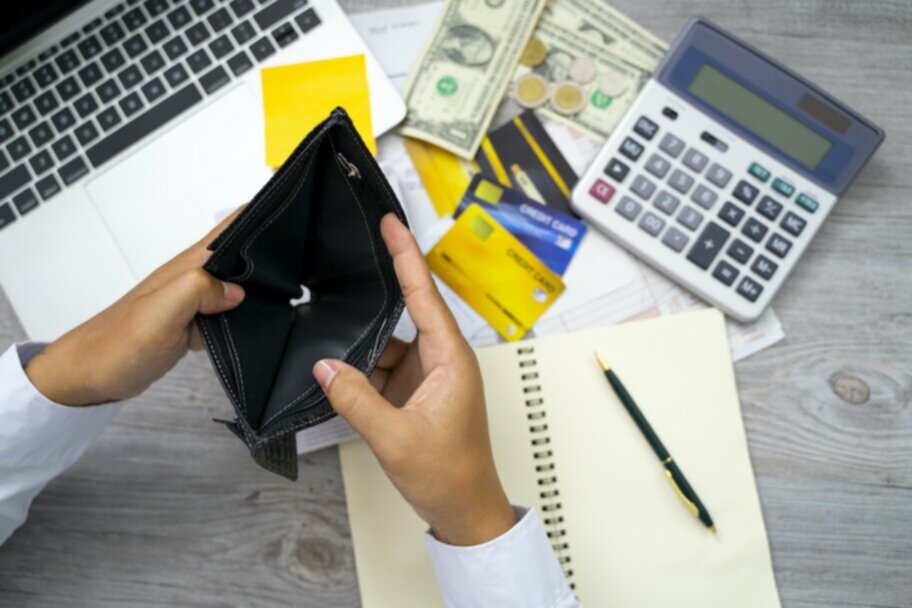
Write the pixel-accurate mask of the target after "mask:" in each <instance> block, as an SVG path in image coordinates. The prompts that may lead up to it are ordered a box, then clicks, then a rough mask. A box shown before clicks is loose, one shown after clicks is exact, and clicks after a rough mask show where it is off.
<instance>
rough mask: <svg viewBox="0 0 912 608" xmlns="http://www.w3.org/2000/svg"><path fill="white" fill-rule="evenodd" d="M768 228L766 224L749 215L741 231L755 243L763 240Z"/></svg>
mask: <svg viewBox="0 0 912 608" xmlns="http://www.w3.org/2000/svg"><path fill="white" fill-rule="evenodd" d="M766 230H767V228H766V226H764V225H763V224H761V223H760V222H758V221H757V220H755V219H754V218H752V217H749V218H747V222H745V223H744V228H742V229H741V233H742V234H744V235H745V236H747V237H748V238H749V239H750V240H752V241H754V242H755V243H759V242H760V241H761V240H763V236H764V235H765V234H766Z"/></svg>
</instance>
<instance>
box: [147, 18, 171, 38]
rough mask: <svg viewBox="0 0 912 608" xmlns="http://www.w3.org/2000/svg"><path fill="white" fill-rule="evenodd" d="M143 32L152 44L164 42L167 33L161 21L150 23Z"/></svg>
mask: <svg viewBox="0 0 912 608" xmlns="http://www.w3.org/2000/svg"><path fill="white" fill-rule="evenodd" d="M145 31H146V37H148V38H149V42H151V43H152V44H158V43H159V42H161V41H162V40H164V39H165V37H166V36H167V35H168V33H169V30H168V26H167V25H165V22H164V21H162V20H161V19H159V20H158V21H153V22H152V23H150V24H149V26H148V27H147V28H146V30H145Z"/></svg>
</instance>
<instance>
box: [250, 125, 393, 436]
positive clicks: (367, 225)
mask: <svg viewBox="0 0 912 608" xmlns="http://www.w3.org/2000/svg"><path fill="white" fill-rule="evenodd" d="M329 144H330V146H332V149H333V153H334V154H336V153H338V150H337V149H336V144H335V142H333V140H332V137H330V138H329ZM336 170H338V167H337V168H336ZM342 180H343V181H344V182H345V185H346V187H347V188H348V191H349V192H351V195H352V197H354V199H355V203H357V205H358V212H359V213H360V214H361V219H362V220H363V221H364V226H365V228H367V236H368V238H369V239H370V242H371V257H372V258H373V262H374V267H375V268H376V269H377V274H379V275H380V280H381V285H382V286H383V300H384V301H386V299H387V297H388V295H389V289H388V288H387V285H386V276H385V275H384V273H383V270H382V269H381V268H380V263H379V260H378V257H377V251H376V243H375V242H374V235H373V234H372V233H371V229H370V223H369V222H368V221H367V215H366V214H365V213H364V207H363V205H362V203H361V199H360V197H359V196H358V194H357V193H356V192H355V189H354V188H352V185H351V183H350V182H349V180H348V178H347V177H346V176H344V175H343V176H342ZM385 308H386V306H385V305H384V306H381V307H380V310H378V311H377V314H376V315H374V318H373V319H372V320H371V322H370V323H369V324H368V325H367V327H366V328H365V329H364V331H362V332H361V335H359V336H358V338H357V339H356V340H355V341H354V342H353V343H352V345H351V346H349V347H348V349H347V350H346V351H345V352H344V353H343V354H342V357H341V358H342V359H344V358H345V357H347V356H348V355H349V354H350V353H351V351H352V350H354V348H355V346H357V345H358V344H359V343H360V342H361V340H363V339H364V336H366V335H367V334H368V333H370V331H371V330H372V329H373V328H374V325H376V323H377V320H378V319H379V318H380V316H381V315H382V314H383V311H384V309H385ZM316 388H317V385H316V384H313V385H311V386H310V388H308V389H307V390H305V391H304V392H303V393H301V394H299V395H298V396H297V397H295V398H294V399H293V400H292V401H291V402H290V403H288V404H286V405H284V406H282V408H281V409H280V410H279V411H278V412H276V413H275V414H273V415H272V416H270V417H269V418H268V419H267V420H266V421H265V422H263V423H262V424H261V425H260V427H261V428H262V427H265V426H267V425H268V424H269V423H270V422H272V421H273V420H275V419H276V418H277V417H278V416H280V415H281V414H282V413H284V412H285V411H287V410H288V408H290V407H292V406H294V405H296V404H297V403H299V402H300V401H301V400H302V399H304V398H306V397H307V395H309V394H310V393H312V392H314V390H315V389H316Z"/></svg>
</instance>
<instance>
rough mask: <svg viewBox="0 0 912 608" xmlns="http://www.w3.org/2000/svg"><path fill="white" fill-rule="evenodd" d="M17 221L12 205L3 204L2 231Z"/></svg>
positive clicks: (0, 224) (0, 208)
mask: <svg viewBox="0 0 912 608" xmlns="http://www.w3.org/2000/svg"><path fill="white" fill-rule="evenodd" d="M15 221H16V214H15V213H13V208H12V207H10V204H9V203H3V204H2V205H0V230H3V229H4V228H6V227H7V226H9V225H10V224H12V223H13V222H15Z"/></svg>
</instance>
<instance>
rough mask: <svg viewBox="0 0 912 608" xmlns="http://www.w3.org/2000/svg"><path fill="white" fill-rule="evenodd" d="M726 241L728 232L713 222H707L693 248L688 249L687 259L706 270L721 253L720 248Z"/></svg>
mask: <svg viewBox="0 0 912 608" xmlns="http://www.w3.org/2000/svg"><path fill="white" fill-rule="evenodd" d="M727 240H728V230H726V229H725V228H723V227H722V226H719V225H718V224H716V223H714V222H709V223H708V224H706V227H705V228H704V229H703V232H701V233H700V236H699V237H698V238H697V240H696V242H694V245H693V247H691V248H690V253H688V254H687V259H688V260H690V261H691V262H693V263H694V264H696V265H697V266H699V267H700V268H702V269H703V270H706V269H707V268H709V265H710V264H712V262H713V260H714V259H716V256H717V255H718V254H719V252H720V251H722V246H723V245H724V244H725V241H727Z"/></svg>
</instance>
